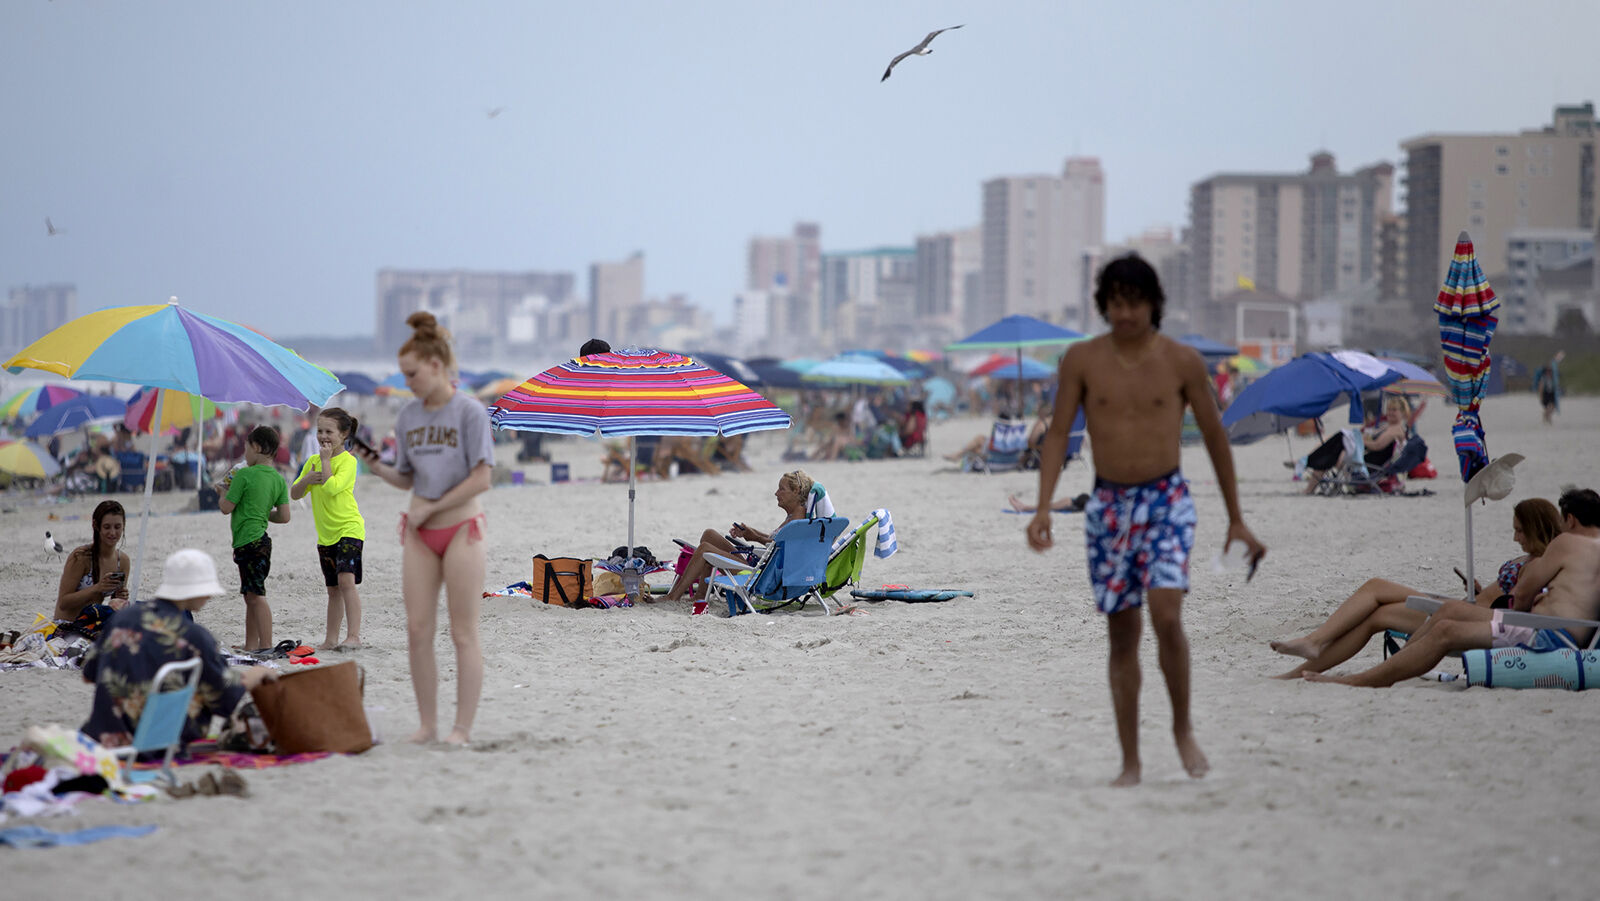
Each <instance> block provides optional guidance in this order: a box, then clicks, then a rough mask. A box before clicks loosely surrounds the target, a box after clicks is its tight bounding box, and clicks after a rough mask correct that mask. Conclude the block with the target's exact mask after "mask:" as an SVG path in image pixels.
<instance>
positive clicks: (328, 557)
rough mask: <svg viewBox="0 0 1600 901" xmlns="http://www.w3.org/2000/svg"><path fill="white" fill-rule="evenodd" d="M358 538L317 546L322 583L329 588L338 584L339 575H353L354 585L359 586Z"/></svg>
mask: <svg viewBox="0 0 1600 901" xmlns="http://www.w3.org/2000/svg"><path fill="white" fill-rule="evenodd" d="M364 544H365V542H363V541H362V540H361V539H359V538H341V539H339V540H338V541H335V542H334V543H333V544H319V545H317V562H318V563H320V564H322V581H323V583H324V584H326V585H327V586H328V587H329V588H333V587H334V586H336V585H338V584H339V574H340V573H355V576H356V584H357V585H360V584H361V548H362V546H363V545H364Z"/></svg>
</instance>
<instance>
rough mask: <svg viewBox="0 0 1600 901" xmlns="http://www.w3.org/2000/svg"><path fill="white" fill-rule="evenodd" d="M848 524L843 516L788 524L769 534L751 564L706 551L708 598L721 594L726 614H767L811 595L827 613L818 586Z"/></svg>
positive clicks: (801, 601) (822, 582)
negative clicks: (762, 550) (763, 551)
mask: <svg viewBox="0 0 1600 901" xmlns="http://www.w3.org/2000/svg"><path fill="white" fill-rule="evenodd" d="M849 524H850V520H848V519H846V518H845V517H843V516H828V517H823V518H820V519H797V520H795V521H793V522H790V523H787V524H786V525H784V526H783V527H782V528H780V529H779V530H778V531H777V532H775V533H773V535H772V544H770V545H768V547H767V552H766V554H765V556H763V557H762V558H761V559H760V560H758V561H757V562H756V563H755V565H754V567H752V565H751V564H750V563H749V562H747V561H744V560H736V559H733V558H731V557H724V556H722V555H721V554H706V555H705V561H706V563H708V564H710V566H711V584H710V585H709V586H708V587H707V590H706V597H707V598H709V597H710V596H711V595H712V594H716V595H718V596H720V597H722V598H723V599H724V600H725V601H726V602H727V605H728V615H729V616H737V615H739V614H740V613H742V612H745V611H750V612H754V613H770V612H771V611H773V610H777V609H778V608H780V607H786V606H788V605H790V604H795V603H798V604H800V605H801V606H804V605H805V602H806V601H807V600H810V599H811V598H813V597H814V598H816V599H817V601H818V602H819V603H821V604H822V609H823V611H824V612H828V604H827V602H826V601H824V600H823V599H822V595H821V594H820V593H819V591H820V589H821V588H822V586H823V584H824V582H825V580H826V575H827V566H828V559H829V556H830V552H831V551H832V550H833V544H834V542H835V541H836V540H837V539H838V538H839V535H840V534H841V533H842V532H844V530H845V527H846V526H848V525H849ZM740 608H743V609H742V610H741V609H740Z"/></svg>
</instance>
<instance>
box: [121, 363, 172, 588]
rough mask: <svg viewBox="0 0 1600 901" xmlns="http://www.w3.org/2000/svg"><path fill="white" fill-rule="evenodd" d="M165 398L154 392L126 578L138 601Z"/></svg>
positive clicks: (162, 394)
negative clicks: (135, 540)
mask: <svg viewBox="0 0 1600 901" xmlns="http://www.w3.org/2000/svg"><path fill="white" fill-rule="evenodd" d="M165 400H166V396H165V394H164V393H162V392H161V391H159V390H158V391H157V392H156V419H155V427H154V428H152V429H151V430H150V459H149V460H148V461H147V462H146V463H145V466H144V515H143V516H141V517H140V518H139V547H138V549H137V550H136V551H135V552H134V555H133V572H132V573H131V574H130V575H129V577H128V599H129V600H134V601H137V600H139V571H140V568H141V567H142V566H143V565H144V538H145V533H146V532H148V531H150V495H151V494H152V493H153V492H154V491H155V486H156V446H157V445H156V443H157V442H158V441H159V440H160V437H161V404H162V402H163V401H165Z"/></svg>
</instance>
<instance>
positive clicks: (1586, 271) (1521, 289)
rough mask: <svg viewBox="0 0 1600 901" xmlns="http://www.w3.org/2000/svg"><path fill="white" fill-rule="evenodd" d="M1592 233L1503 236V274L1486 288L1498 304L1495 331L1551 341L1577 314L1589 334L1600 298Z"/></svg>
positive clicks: (1542, 231)
mask: <svg viewBox="0 0 1600 901" xmlns="http://www.w3.org/2000/svg"><path fill="white" fill-rule="evenodd" d="M1595 268H1596V267H1595V233H1594V232H1593V231H1590V230H1588V229H1575V228H1516V229H1512V230H1511V231H1510V232H1508V233H1507V235H1506V271H1505V273H1504V274H1503V275H1501V274H1492V275H1490V276H1489V284H1490V285H1492V286H1493V287H1494V289H1495V294H1497V295H1498V296H1499V298H1500V325H1499V330H1500V331H1501V332H1504V333H1506V334H1512V335H1553V334H1556V332H1557V331H1558V329H1557V324H1558V323H1559V322H1561V319H1562V316H1563V314H1565V313H1567V312H1568V311H1571V310H1575V311H1577V312H1578V313H1580V314H1582V315H1583V318H1584V320H1585V321H1586V322H1587V323H1588V324H1589V327H1590V328H1591V330H1592V329H1593V327H1594V325H1595V321H1596V313H1597V312H1600V311H1597V310H1596V309H1595V307H1596V303H1597V301H1600V297H1597V294H1600V292H1596V291H1595V290H1594V279H1595Z"/></svg>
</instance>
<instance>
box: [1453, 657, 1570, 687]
mask: <svg viewBox="0 0 1600 901" xmlns="http://www.w3.org/2000/svg"><path fill="white" fill-rule="evenodd" d="M1461 662H1462V664H1463V665H1464V666H1465V667H1466V670H1467V684H1468V685H1482V686H1484V687H1485V688H1565V689H1567V690H1568V691H1582V690H1584V689H1585V688H1588V687H1590V686H1592V685H1594V684H1595V683H1596V682H1600V651H1574V650H1572V649H1571V648H1561V649H1559V650H1555V651H1529V650H1526V649H1523V648H1495V649H1494V650H1487V649H1481V650H1472V651H1464V652H1462V654H1461Z"/></svg>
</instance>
